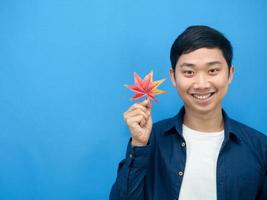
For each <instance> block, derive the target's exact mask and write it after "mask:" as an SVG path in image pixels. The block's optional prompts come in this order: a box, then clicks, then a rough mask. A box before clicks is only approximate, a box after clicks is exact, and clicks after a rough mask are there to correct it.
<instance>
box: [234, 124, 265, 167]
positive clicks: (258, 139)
mask: <svg viewBox="0 0 267 200" xmlns="http://www.w3.org/2000/svg"><path fill="white" fill-rule="evenodd" d="M230 121H231V122H230V123H231V127H232V131H233V132H234V133H235V134H236V135H237V136H238V138H239V139H240V141H241V146H243V147H245V148H246V149H249V150H250V152H253V155H255V156H256V157H257V158H259V160H261V161H263V163H264V166H265V169H267V136H266V135H265V134H263V133H262V132H260V131H258V130H256V129H254V128H252V127H250V126H248V125H246V124H244V123H241V122H238V121H236V120H233V119H230Z"/></svg>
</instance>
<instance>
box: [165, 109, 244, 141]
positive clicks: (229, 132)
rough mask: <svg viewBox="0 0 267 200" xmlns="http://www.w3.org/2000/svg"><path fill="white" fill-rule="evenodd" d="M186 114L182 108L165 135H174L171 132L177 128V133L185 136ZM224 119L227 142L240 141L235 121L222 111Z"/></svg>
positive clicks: (171, 119)
mask: <svg viewBox="0 0 267 200" xmlns="http://www.w3.org/2000/svg"><path fill="white" fill-rule="evenodd" d="M184 114H185V108H184V107H182V108H181V109H180V111H179V112H178V114H177V115H175V116H174V117H173V118H170V119H169V123H168V126H167V127H166V129H165V131H164V132H163V134H167V135H168V134H170V133H174V132H173V131H170V130H171V129H173V128H175V129H176V132H177V133H178V134H179V135H180V136H182V134H183V121H184ZM222 114H223V119H224V135H225V140H226V141H228V140H234V141H236V140H239V139H241V138H240V134H239V132H240V130H239V128H238V126H237V125H236V123H235V121H234V120H232V119H231V118H229V117H228V115H227V114H226V112H225V111H224V110H223V109H222Z"/></svg>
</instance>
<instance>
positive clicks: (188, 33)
mask: <svg viewBox="0 0 267 200" xmlns="http://www.w3.org/2000/svg"><path fill="white" fill-rule="evenodd" d="M200 48H208V49H212V48H218V49H220V50H221V51H222V54H223V57H224V59H225V60H226V62H227V65H228V67H229V68H230V67H231V66H232V58H233V50H232V46H231V43H230V42H229V40H228V39H227V38H226V37H224V35H223V34H222V33H220V32H219V31H217V30H215V29H213V28H211V27H208V26H190V27H188V28H187V29H186V30H185V31H184V32H183V33H182V34H181V35H179V36H178V37H177V38H176V40H175V41H174V43H173V45H172V47H171V55H170V58H171V65H172V68H173V69H174V70H175V67H176V63H177V62H178V60H179V58H180V56H181V55H182V54H187V53H190V52H192V51H194V50H197V49H200Z"/></svg>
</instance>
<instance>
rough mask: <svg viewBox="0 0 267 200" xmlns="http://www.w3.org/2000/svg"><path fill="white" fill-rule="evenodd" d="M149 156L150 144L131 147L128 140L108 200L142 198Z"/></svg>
mask: <svg viewBox="0 0 267 200" xmlns="http://www.w3.org/2000/svg"><path fill="white" fill-rule="evenodd" d="M149 156H150V146H149V145H148V146H145V147H131V144H130V142H129V144H128V148H127V153H126V159H124V160H123V161H121V162H120V164H119V168H118V173H117V178H116V181H115V183H114V185H113V187H112V189H111V193H110V200H126V199H127V200H142V199H144V196H145V194H144V191H145V190H144V187H145V176H146V173H147V168H148V163H149Z"/></svg>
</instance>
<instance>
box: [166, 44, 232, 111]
mask: <svg viewBox="0 0 267 200" xmlns="http://www.w3.org/2000/svg"><path fill="white" fill-rule="evenodd" d="M233 72H234V68H233V67H231V68H230V71H229V69H228V65H227V63H226V60H225V59H224V57H223V54H222V51H221V50H220V49H218V48H213V49H207V48H200V49H197V50H195V51H192V52H191V53H187V54H183V55H181V56H180V58H179V60H178V62H177V64H176V68H175V72H174V71H173V70H172V69H170V76H171V80H172V84H173V86H174V87H176V89H177V91H178V93H179V95H180V97H181V98H182V99H183V101H184V104H185V108H186V109H187V110H190V111H192V112H196V113H199V114H206V113H209V112H212V111H215V110H217V109H218V108H220V107H221V101H222V99H223V97H224V96H225V94H226V92H227V90H228V85H229V84H230V83H231V81H232V78H233ZM174 73H175V76H174Z"/></svg>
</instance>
